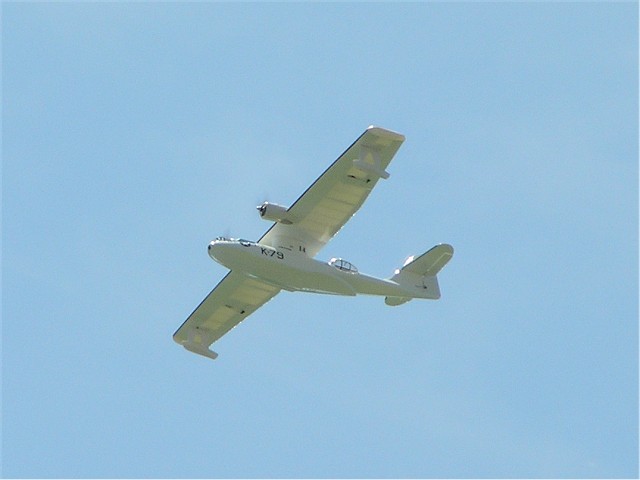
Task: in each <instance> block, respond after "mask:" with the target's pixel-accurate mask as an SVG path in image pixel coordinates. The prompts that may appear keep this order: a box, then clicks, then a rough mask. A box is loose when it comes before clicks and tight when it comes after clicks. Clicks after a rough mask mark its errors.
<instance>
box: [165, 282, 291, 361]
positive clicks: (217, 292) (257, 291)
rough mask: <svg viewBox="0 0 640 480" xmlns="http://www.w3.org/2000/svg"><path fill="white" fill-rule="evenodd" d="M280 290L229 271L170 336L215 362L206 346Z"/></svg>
mask: <svg viewBox="0 0 640 480" xmlns="http://www.w3.org/2000/svg"><path fill="white" fill-rule="evenodd" d="M279 291H280V289H279V288H278V287H274V286H272V285H269V284H267V283H264V282H261V281H259V280H256V279H254V278H252V277H249V276H246V275H244V274H242V273H236V272H233V271H231V272H229V273H228V274H227V276H226V277H224V278H223V279H222V280H221V281H220V283H218V285H217V286H216V287H215V288H214V289H213V290H212V291H211V293H209V295H207V297H206V298H205V299H204V300H203V301H202V303H201V304H200V305H199V306H198V308H196V309H195V310H194V312H193V313H192V314H191V315H190V316H189V318H187V320H186V321H185V322H184V323H183V324H182V326H181V327H180V328H179V329H178V330H177V331H176V333H174V334H173V339H174V340H175V341H176V342H177V343H179V344H180V345H182V346H183V347H184V348H186V349H187V350H189V351H191V352H194V353H198V354H200V355H204V356H205V357H209V358H213V359H215V358H216V357H217V356H218V354H217V353H215V352H212V351H211V350H210V349H209V347H210V346H211V344H212V343H213V342H215V341H216V340H218V339H219V338H220V337H222V336H223V335H224V334H225V333H227V332H228V331H229V330H231V329H232V328H233V327H235V326H236V325H238V324H239V323H240V322H241V321H242V320H244V319H245V318H247V317H248V316H249V315H251V314H252V313H253V312H255V311H256V310H257V309H258V308H260V307H261V306H262V305H264V304H265V303H267V302H268V301H269V300H271V299H272V298H273V297H274V296H276V295H277V294H278V292H279Z"/></svg>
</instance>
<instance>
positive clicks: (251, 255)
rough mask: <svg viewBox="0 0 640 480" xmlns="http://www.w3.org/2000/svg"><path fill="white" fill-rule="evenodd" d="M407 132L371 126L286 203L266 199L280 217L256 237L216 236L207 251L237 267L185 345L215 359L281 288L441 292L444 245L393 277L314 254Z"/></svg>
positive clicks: (393, 294) (198, 316)
mask: <svg viewBox="0 0 640 480" xmlns="http://www.w3.org/2000/svg"><path fill="white" fill-rule="evenodd" d="M404 139H405V138H404V136H403V135H401V134H399V133H395V132H392V131H390V130H385V129H383V128H380V127H374V126H371V127H369V128H367V130H365V132H364V133H363V134H362V135H360V137H359V138H358V139H357V140H356V141H355V142H354V143H353V144H352V145H351V146H350V147H349V148H347V150H346V151H345V152H344V153H343V154H342V155H340V157H338V159H337V160H336V161H335V162H333V164H332V165H331V166H330V167H329V168H328V169H327V170H326V171H325V172H324V173H323V174H322V175H321V176H320V177H319V178H318V179H317V180H316V181H315V182H314V183H313V184H312V185H311V186H310V187H309V188H308V189H307V190H306V191H305V192H304V193H303V194H302V196H301V197H300V198H298V200H296V201H295V202H294V203H293V205H291V207H289V208H286V207H283V206H280V205H278V204H275V203H269V202H264V203H263V204H262V205H260V206H258V207H257V208H258V212H259V214H260V217H262V218H263V219H264V220H268V221H271V222H274V223H273V225H272V226H271V228H269V230H267V232H266V233H265V234H264V235H263V236H262V237H261V238H260V239H259V240H258V241H255V242H254V241H250V240H244V239H234V238H225V237H218V238H216V239H215V240H213V241H212V242H211V243H209V246H208V250H209V256H210V257H211V258H212V259H213V260H215V261H217V262H218V263H220V264H222V265H224V266H225V267H227V268H228V269H230V270H231V271H230V272H229V273H228V274H227V275H226V276H225V277H224V278H223V279H222V280H221V281H220V283H218V285H217V286H216V287H215V288H214V289H213V290H212V291H211V293H209V295H207V297H206V298H205V299H204V300H203V301H202V303H200V305H199V306H198V307H197V308H196V309H195V310H194V312H193V313H192V314H191V315H190V316H189V317H188V318H187V320H186V321H185V322H184V323H183V324H182V326H180V328H179V329H178V330H177V331H176V332H175V333H174V335H173V339H174V340H175V341H176V342H177V343H178V344H180V345H182V346H183V347H184V348H186V349H187V350H189V351H191V352H194V353H197V354H200V355H203V356H205V357H208V358H211V359H215V358H217V356H218V354H217V353H216V352H214V351H212V350H211V349H210V346H211V344H212V343H213V342H215V341H216V340H218V339H219V338H220V337H222V336H223V335H224V334H226V333H227V332H229V330H231V329H232V328H234V327H235V326H236V325H238V324H239V323H240V322H242V321H243V320H244V319H245V318H247V317H248V316H249V315H251V314H252V313H253V312H255V311H256V310H257V309H258V308H260V307H261V306H262V305H264V304H265V303H267V302H268V301H269V300H271V299H272V298H273V297H275V296H276V295H277V294H278V293H279V292H280V291H281V290H286V291H289V292H311V293H324V294H334V295H347V296H355V295H361V294H362V295H379V296H383V297H385V303H386V304H387V305H391V306H396V305H401V304H403V303H405V302H408V301H409V300H411V299H414V298H425V299H432V300H437V299H438V298H440V288H439V285H438V277H437V274H438V272H439V271H440V270H441V269H442V267H444V266H445V265H446V264H447V262H448V261H449V260H450V259H451V257H452V256H453V247H451V246H450V245H447V244H440V245H437V246H435V247H433V248H432V249H430V250H429V251H427V252H426V253H423V254H422V255H419V256H411V257H409V258H407V260H406V261H405V262H404V265H403V266H402V267H400V268H399V269H397V270H395V272H394V273H393V275H392V276H391V277H390V278H387V279H382V278H375V277H371V276H369V275H365V274H363V273H361V272H359V271H358V269H357V268H356V267H355V266H354V265H352V264H351V263H350V262H348V261H346V260H343V259H341V258H332V259H331V260H330V261H329V262H323V261H319V260H316V259H315V258H314V257H315V256H316V255H317V254H318V252H319V251H320V249H322V247H324V246H325V244H326V243H327V242H328V241H329V240H331V239H332V238H333V236H334V235H335V234H336V233H338V231H340V229H341V228H342V227H343V226H344V224H345V223H346V222H347V221H348V220H349V219H350V218H351V217H352V216H353V215H354V214H355V213H356V211H357V210H358V209H359V208H360V207H361V206H362V204H363V203H364V201H365V200H366V198H367V197H368V196H369V194H370V193H371V191H372V190H373V187H375V185H376V184H377V182H378V180H380V179H381V178H382V179H387V178H389V173H387V171H386V168H387V167H388V165H389V163H390V162H391V159H392V158H393V156H394V155H395V154H396V152H397V151H398V149H399V148H400V146H401V145H402V142H404Z"/></svg>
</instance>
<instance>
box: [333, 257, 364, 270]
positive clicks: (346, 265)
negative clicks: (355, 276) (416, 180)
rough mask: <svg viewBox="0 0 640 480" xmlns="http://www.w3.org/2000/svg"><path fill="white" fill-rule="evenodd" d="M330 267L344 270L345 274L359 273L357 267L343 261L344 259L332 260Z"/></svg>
mask: <svg viewBox="0 0 640 480" xmlns="http://www.w3.org/2000/svg"><path fill="white" fill-rule="evenodd" d="M329 265H331V266H332V267H335V268H337V269H338V270H342V271H343V272H349V273H358V269H357V268H356V266H355V265H353V264H352V263H351V262H347V261H346V260H343V259H342V258H332V259H331V261H329Z"/></svg>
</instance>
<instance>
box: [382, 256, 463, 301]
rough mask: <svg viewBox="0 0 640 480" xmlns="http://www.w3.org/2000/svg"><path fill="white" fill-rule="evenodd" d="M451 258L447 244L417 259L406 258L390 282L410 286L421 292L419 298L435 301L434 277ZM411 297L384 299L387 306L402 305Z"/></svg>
mask: <svg viewBox="0 0 640 480" xmlns="http://www.w3.org/2000/svg"><path fill="white" fill-rule="evenodd" d="M451 257H453V247H452V246H451V245H447V244H441V245H436V246H435V247H433V248H432V249H431V250H429V251H427V252H426V253H423V254H422V255H420V256H419V257H416V256H415V255H413V256H411V257H409V258H407V259H406V260H405V262H404V265H403V266H402V268H399V269H398V270H396V271H395V272H394V275H393V277H391V280H393V281H394V282H397V283H399V284H401V285H411V286H413V287H416V288H420V289H421V290H423V291H422V292H421V295H419V297H420V298H430V299H433V300H437V299H438V298H440V286H439V285H438V277H437V276H436V275H437V274H438V272H439V271H440V270H442V267H444V266H445V265H446V264H447V263H448V262H449V260H451ZM411 298H413V297H386V298H385V300H384V301H385V303H386V304H387V305H392V306H395V305H402V304H403V303H405V302H408V301H409V300H411Z"/></svg>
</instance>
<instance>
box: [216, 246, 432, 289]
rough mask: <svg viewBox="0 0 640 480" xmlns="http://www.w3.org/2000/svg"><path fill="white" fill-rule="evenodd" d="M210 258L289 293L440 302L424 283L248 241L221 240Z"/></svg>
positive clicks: (340, 261) (339, 261)
mask: <svg viewBox="0 0 640 480" xmlns="http://www.w3.org/2000/svg"><path fill="white" fill-rule="evenodd" d="M208 250H209V256H210V257H211V258H212V259H213V260H215V261H216V262H218V263H220V264H221V265H224V266H225V267H227V268H228V269H230V270H233V271H239V272H243V273H244V274H246V275H249V276H251V277H255V278H258V279H260V280H262V281H263V282H266V283H268V284H271V285H274V286H276V287H279V288H282V289H284V290H288V291H304V292H313V293H324V294H334V295H348V296H355V295H358V294H363V295H381V296H389V297H408V298H431V299H435V298H439V296H440V292H439V289H438V287H437V285H436V286H435V288H433V287H434V286H431V285H429V284H428V283H423V282H422V281H418V282H410V283H407V282H405V283H403V284H400V283H398V282H395V281H393V280H391V279H381V278H376V277H371V276H369V275H365V274H363V273H360V272H358V270H357V269H356V268H355V267H354V266H353V265H351V264H350V263H349V262H346V261H344V260H342V259H335V258H334V259H332V260H331V261H330V262H328V263H327V262H322V261H319V260H315V259H313V258H311V257H309V256H307V255H306V254H305V253H303V252H295V251H290V250H288V249H278V248H274V247H271V246H266V245H260V244H258V243H256V242H250V241H248V240H237V239H228V238H218V239H216V240H213V241H212V242H211V243H210V244H209V247H208Z"/></svg>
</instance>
